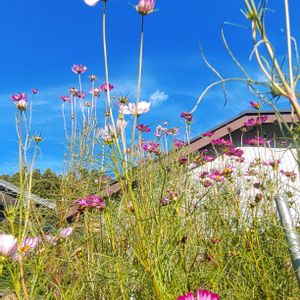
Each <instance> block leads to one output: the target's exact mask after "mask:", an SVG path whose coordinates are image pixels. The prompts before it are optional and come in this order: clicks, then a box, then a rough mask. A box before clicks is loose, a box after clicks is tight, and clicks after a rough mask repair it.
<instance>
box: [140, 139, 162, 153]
mask: <svg viewBox="0 0 300 300" xmlns="http://www.w3.org/2000/svg"><path fill="white" fill-rule="evenodd" d="M141 146H142V148H143V149H144V151H146V152H149V153H153V154H155V155H159V154H160V150H159V143H157V142H156V141H143V142H142V145H141Z"/></svg>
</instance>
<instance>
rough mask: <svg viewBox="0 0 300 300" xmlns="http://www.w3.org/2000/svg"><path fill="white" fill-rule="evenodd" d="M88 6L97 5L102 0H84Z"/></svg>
mask: <svg viewBox="0 0 300 300" xmlns="http://www.w3.org/2000/svg"><path fill="white" fill-rule="evenodd" d="M83 1H84V3H85V4H87V5H88V6H95V5H96V4H97V3H98V2H100V0H83Z"/></svg>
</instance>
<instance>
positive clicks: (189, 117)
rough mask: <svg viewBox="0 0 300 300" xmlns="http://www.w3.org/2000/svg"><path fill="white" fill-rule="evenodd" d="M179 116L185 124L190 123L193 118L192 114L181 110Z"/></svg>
mask: <svg viewBox="0 0 300 300" xmlns="http://www.w3.org/2000/svg"><path fill="white" fill-rule="evenodd" d="M180 117H181V118H183V119H185V121H186V123H187V124H192V120H193V115H192V114H191V113H189V112H182V113H181V114H180Z"/></svg>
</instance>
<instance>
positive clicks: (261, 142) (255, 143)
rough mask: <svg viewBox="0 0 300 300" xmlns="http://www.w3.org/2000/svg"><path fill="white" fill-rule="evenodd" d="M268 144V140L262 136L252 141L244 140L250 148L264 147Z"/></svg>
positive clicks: (251, 139)
mask: <svg viewBox="0 0 300 300" xmlns="http://www.w3.org/2000/svg"><path fill="white" fill-rule="evenodd" d="M268 142H269V141H268V140H266V139H265V138H263V137H261V136H258V137H255V138H250V139H244V144H246V145H250V146H263V145H267V144H268Z"/></svg>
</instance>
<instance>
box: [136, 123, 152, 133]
mask: <svg viewBox="0 0 300 300" xmlns="http://www.w3.org/2000/svg"><path fill="white" fill-rule="evenodd" d="M136 128H137V130H138V131H140V132H150V131H151V128H150V127H149V126H147V125H144V124H139V125H137V126H136Z"/></svg>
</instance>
